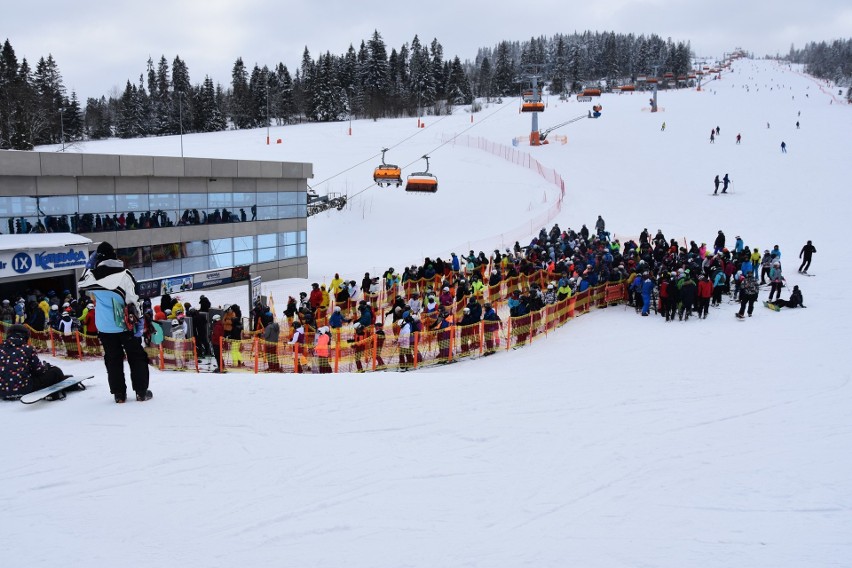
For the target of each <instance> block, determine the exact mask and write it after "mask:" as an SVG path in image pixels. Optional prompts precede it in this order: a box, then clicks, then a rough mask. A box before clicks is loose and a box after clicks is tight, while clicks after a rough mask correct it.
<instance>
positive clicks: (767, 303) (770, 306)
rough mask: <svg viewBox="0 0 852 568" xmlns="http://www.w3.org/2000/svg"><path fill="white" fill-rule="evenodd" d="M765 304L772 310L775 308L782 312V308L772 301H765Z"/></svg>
mask: <svg viewBox="0 0 852 568" xmlns="http://www.w3.org/2000/svg"><path fill="white" fill-rule="evenodd" d="M763 305H764V306H766V307H767V308H769V309H770V310H775V311H776V312H780V311H781V308H779V307H778V306H776V305H775V304H773V303H772V302H768V301H767V302H763Z"/></svg>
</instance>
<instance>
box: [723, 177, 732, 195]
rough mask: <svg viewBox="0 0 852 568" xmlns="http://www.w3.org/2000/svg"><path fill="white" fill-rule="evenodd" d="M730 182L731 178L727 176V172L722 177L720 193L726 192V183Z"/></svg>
mask: <svg viewBox="0 0 852 568" xmlns="http://www.w3.org/2000/svg"><path fill="white" fill-rule="evenodd" d="M730 183H731V178H729V177H728V174H725V177H723V178H722V184H723V185H722V193H728V184H730Z"/></svg>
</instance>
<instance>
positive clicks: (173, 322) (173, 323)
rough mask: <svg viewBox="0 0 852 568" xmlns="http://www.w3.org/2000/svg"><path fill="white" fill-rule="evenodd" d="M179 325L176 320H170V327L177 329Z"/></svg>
mask: <svg viewBox="0 0 852 568" xmlns="http://www.w3.org/2000/svg"><path fill="white" fill-rule="evenodd" d="M179 325H180V322H179V321H178V320H176V319H173V320H172V327H177V326H179Z"/></svg>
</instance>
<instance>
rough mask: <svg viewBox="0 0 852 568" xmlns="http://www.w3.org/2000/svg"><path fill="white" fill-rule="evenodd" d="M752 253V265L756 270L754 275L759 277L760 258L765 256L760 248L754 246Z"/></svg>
mask: <svg viewBox="0 0 852 568" xmlns="http://www.w3.org/2000/svg"><path fill="white" fill-rule="evenodd" d="M751 250H752V253H751V265H752V270H753V271H754V277H755V278H757V274H758V271H759V270H760V260H761V259H762V258H763V257H762V255H761V254H760V249H759V248H757V247H754V248H753V249H751Z"/></svg>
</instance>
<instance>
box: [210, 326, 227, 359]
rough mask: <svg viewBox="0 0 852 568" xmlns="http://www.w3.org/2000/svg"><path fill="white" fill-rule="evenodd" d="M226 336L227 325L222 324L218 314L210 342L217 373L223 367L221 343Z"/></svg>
mask: <svg viewBox="0 0 852 568" xmlns="http://www.w3.org/2000/svg"><path fill="white" fill-rule="evenodd" d="M224 335H225V324H224V323H222V316H220V315H219V314H216V315H214V316H213V333H212V334H211V335H210V342H211V343H212V344H213V355H214V356H215V357H216V371H214V372H215V373H218V372H220V371H221V365H222V352H221V345H220V341H221V339H222V336H224Z"/></svg>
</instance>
